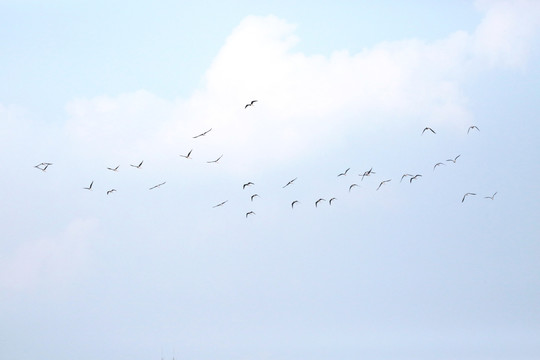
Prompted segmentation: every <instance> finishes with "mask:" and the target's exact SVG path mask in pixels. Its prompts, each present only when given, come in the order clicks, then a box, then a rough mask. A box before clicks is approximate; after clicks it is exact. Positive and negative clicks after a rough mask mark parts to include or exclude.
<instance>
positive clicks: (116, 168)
mask: <svg viewBox="0 0 540 360" xmlns="http://www.w3.org/2000/svg"><path fill="white" fill-rule="evenodd" d="M119 167H120V165H118V166H117V167H115V168H110V167H108V168H107V169H108V170H111V171H115V172H116V171H118V168H119Z"/></svg>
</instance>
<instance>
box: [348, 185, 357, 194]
mask: <svg viewBox="0 0 540 360" xmlns="http://www.w3.org/2000/svg"><path fill="white" fill-rule="evenodd" d="M355 186H358V184H352V185H351V186H349V192H351V189H352V188H353V187H355Z"/></svg>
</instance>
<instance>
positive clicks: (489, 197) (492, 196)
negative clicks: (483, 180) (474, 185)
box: [484, 191, 497, 200]
mask: <svg viewBox="0 0 540 360" xmlns="http://www.w3.org/2000/svg"><path fill="white" fill-rule="evenodd" d="M495 195H497V192H496V191H495V193H493V195H491V196H484V199H491V200H493V199H494V198H495Z"/></svg>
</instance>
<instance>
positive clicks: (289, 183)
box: [283, 178, 298, 188]
mask: <svg viewBox="0 0 540 360" xmlns="http://www.w3.org/2000/svg"><path fill="white" fill-rule="evenodd" d="M296 179H298V178H294V179H292V180H291V181H289V182H288V183H286V184H285V186H283V188H286V187H287V186H289V185H291V184H292V183H293V182H294V181H295V180H296Z"/></svg>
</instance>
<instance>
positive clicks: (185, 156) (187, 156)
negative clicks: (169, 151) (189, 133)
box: [180, 149, 193, 159]
mask: <svg viewBox="0 0 540 360" xmlns="http://www.w3.org/2000/svg"><path fill="white" fill-rule="evenodd" d="M192 151H193V149H191V150H189V152H188V153H187V155H180V156H181V157H183V158H186V159H191V158H190V157H189V156H190V155H191V152H192Z"/></svg>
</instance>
